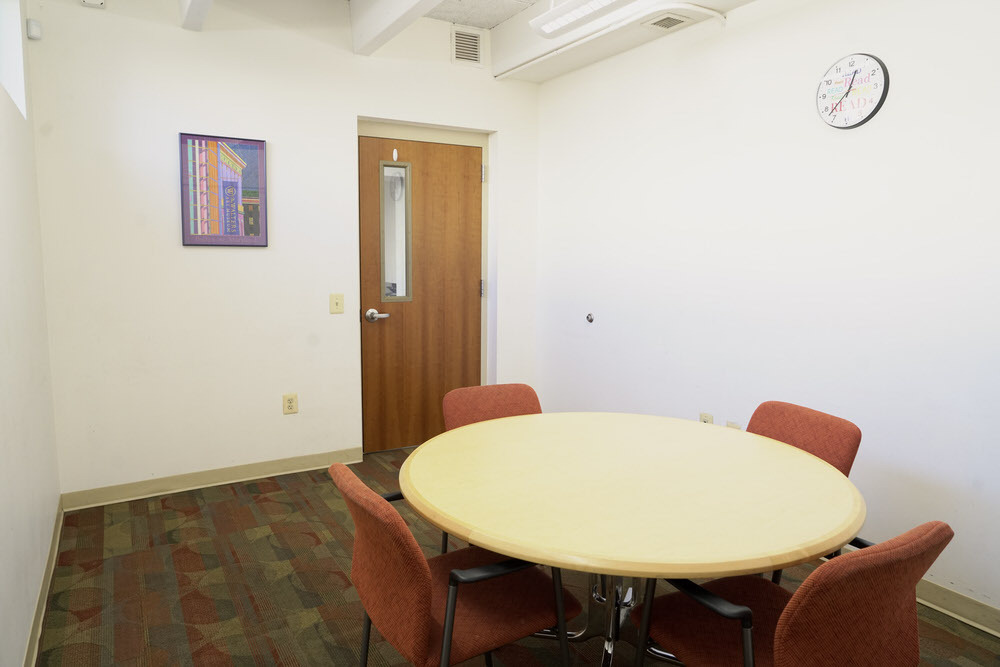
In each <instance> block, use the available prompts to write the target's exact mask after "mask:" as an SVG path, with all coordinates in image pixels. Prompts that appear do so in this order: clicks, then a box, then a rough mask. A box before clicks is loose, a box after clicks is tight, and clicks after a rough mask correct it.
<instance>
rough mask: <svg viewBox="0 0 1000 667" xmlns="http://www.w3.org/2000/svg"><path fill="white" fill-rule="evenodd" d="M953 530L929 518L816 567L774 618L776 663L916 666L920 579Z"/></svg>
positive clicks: (783, 666) (788, 665)
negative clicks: (894, 534) (879, 541)
mask: <svg viewBox="0 0 1000 667" xmlns="http://www.w3.org/2000/svg"><path fill="white" fill-rule="evenodd" d="M953 535H954V533H953V532H952V530H951V527H950V526H948V524H946V523H942V522H940V521H932V522H929V523H925V524H922V525H920V526H917V527H916V528H914V529H912V530H910V531H907V532H906V533H903V534H902V535H900V536H899V537H894V538H892V539H891V540H887V541H886V542H882V543H881V544H876V545H874V546H871V547H868V548H867V549H860V550H858V551H852V552H849V553H846V554H844V555H843V556H837V557H836V558H834V559H832V560H830V561H828V562H826V563H824V564H823V565H820V566H819V567H818V568H816V569H815V570H814V571H813V573H812V574H810V575H809V577H807V578H806V580H805V581H804V582H802V585H801V586H799V588H798V590H797V591H796V592H795V594H794V595H793V596H792V599H791V600H789V602H788V605H787V606H786V607H785V610H784V611H783V612H782V614H781V617H780V618H779V619H778V626H777V628H776V630H775V635H774V664H775V666H776V667H793V666H795V667H799V666H801V665H810V666H812V667H827V666H829V667H834V666H839V665H853V666H855V667H869V666H870V667H883V666H885V665H894V666H900V667H902V666H906V665H917V664H918V663H919V661H920V637H919V634H918V631H917V598H916V587H917V582H918V581H920V578H921V577H923V576H924V573H925V572H927V569H928V568H929V567H930V566H931V564H932V563H933V562H934V560H935V559H936V558H937V557H938V555H939V554H940V553H941V551H942V550H944V548H945V546H947V544H948V542H950V541H951V538H952V536H953Z"/></svg>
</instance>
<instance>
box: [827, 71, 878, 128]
mask: <svg viewBox="0 0 1000 667" xmlns="http://www.w3.org/2000/svg"><path fill="white" fill-rule="evenodd" d="M850 56H865V57H867V58H871V59H872V60H874V61H875V62H877V63H878V64H879V67H881V68H882V72H883V74H885V85H884V86H882V97H880V98H879V101H878V104H876V105H875V108H874V109H872V112H871V113H870V114H868V115H867V116H865V117H864V118H862V119H861V120H859V121H858V122H857V123H855V124H854V125H844V126H840V127H838V126H837V125H830V124H829V123H827V122H826V120H825V119H823V123H824V124H825V125H826V126H827V127H832V128H833V129H835V130H853V129H854V128H856V127H861V126H862V125H864V124H865V123H867V122H868V121H870V120H871V119H872V118H874V117H875V114H877V113H878V112H879V109H881V108H882V105H883V104H885V98H887V97H889V68H888V67H886V66H885V63H884V62H883V61H882V59H881V58H879V57H878V56H876V55H874V54H871V53H860V52H859V53H849V54H847V56H845V57H850ZM843 59H844V58H840V59H838V60H837V62H840V61H841V60H843ZM834 64H836V63H834ZM830 67H833V65H831V66H830ZM820 118H821V119H822V118H823V116H820Z"/></svg>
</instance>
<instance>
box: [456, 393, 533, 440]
mask: <svg viewBox="0 0 1000 667" xmlns="http://www.w3.org/2000/svg"><path fill="white" fill-rule="evenodd" d="M441 408H442V410H443V411H444V428H445V430H448V431H450V430H451V429H453V428H458V427H459V426H465V425H466V424H474V423H476V422H482V421H486V420H487V419H499V418H500V417H516V416H518V415H536V414H539V413H541V411H542V406H541V404H540V403H539V402H538V395H537V394H535V390H534V389H532V388H531V387H529V386H528V385H526V384H490V385H485V386H482V387H461V388H460V389H452V390H451V391H449V392H448V393H447V394H445V395H444V400H443V401H442V402H441Z"/></svg>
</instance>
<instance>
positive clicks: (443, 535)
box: [441, 532, 448, 554]
mask: <svg viewBox="0 0 1000 667" xmlns="http://www.w3.org/2000/svg"><path fill="white" fill-rule="evenodd" d="M441 553H443V554H445V553H448V533H444V532H442V533H441Z"/></svg>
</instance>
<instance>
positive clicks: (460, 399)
mask: <svg viewBox="0 0 1000 667" xmlns="http://www.w3.org/2000/svg"><path fill="white" fill-rule="evenodd" d="M441 410H442V412H443V413H444V428H445V430H446V431H450V430H451V429H453V428H458V427H459V426H467V425H468V424H475V423H476V422H484V421H487V420H489V419H500V418H501V417H517V416H519V415H537V414H540V413H541V412H542V405H541V403H539V402H538V395H537V394H536V393H535V390H534V389H532V388H531V387H529V386H528V385H526V384H489V385H484V386H481V387H479V386H477V387H460V388H459V389H452V390H451V391H449V392H448V393H447V394H445V395H444V400H442V401H441ZM446 551H448V533H442V534H441V553H444V552H446Z"/></svg>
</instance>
